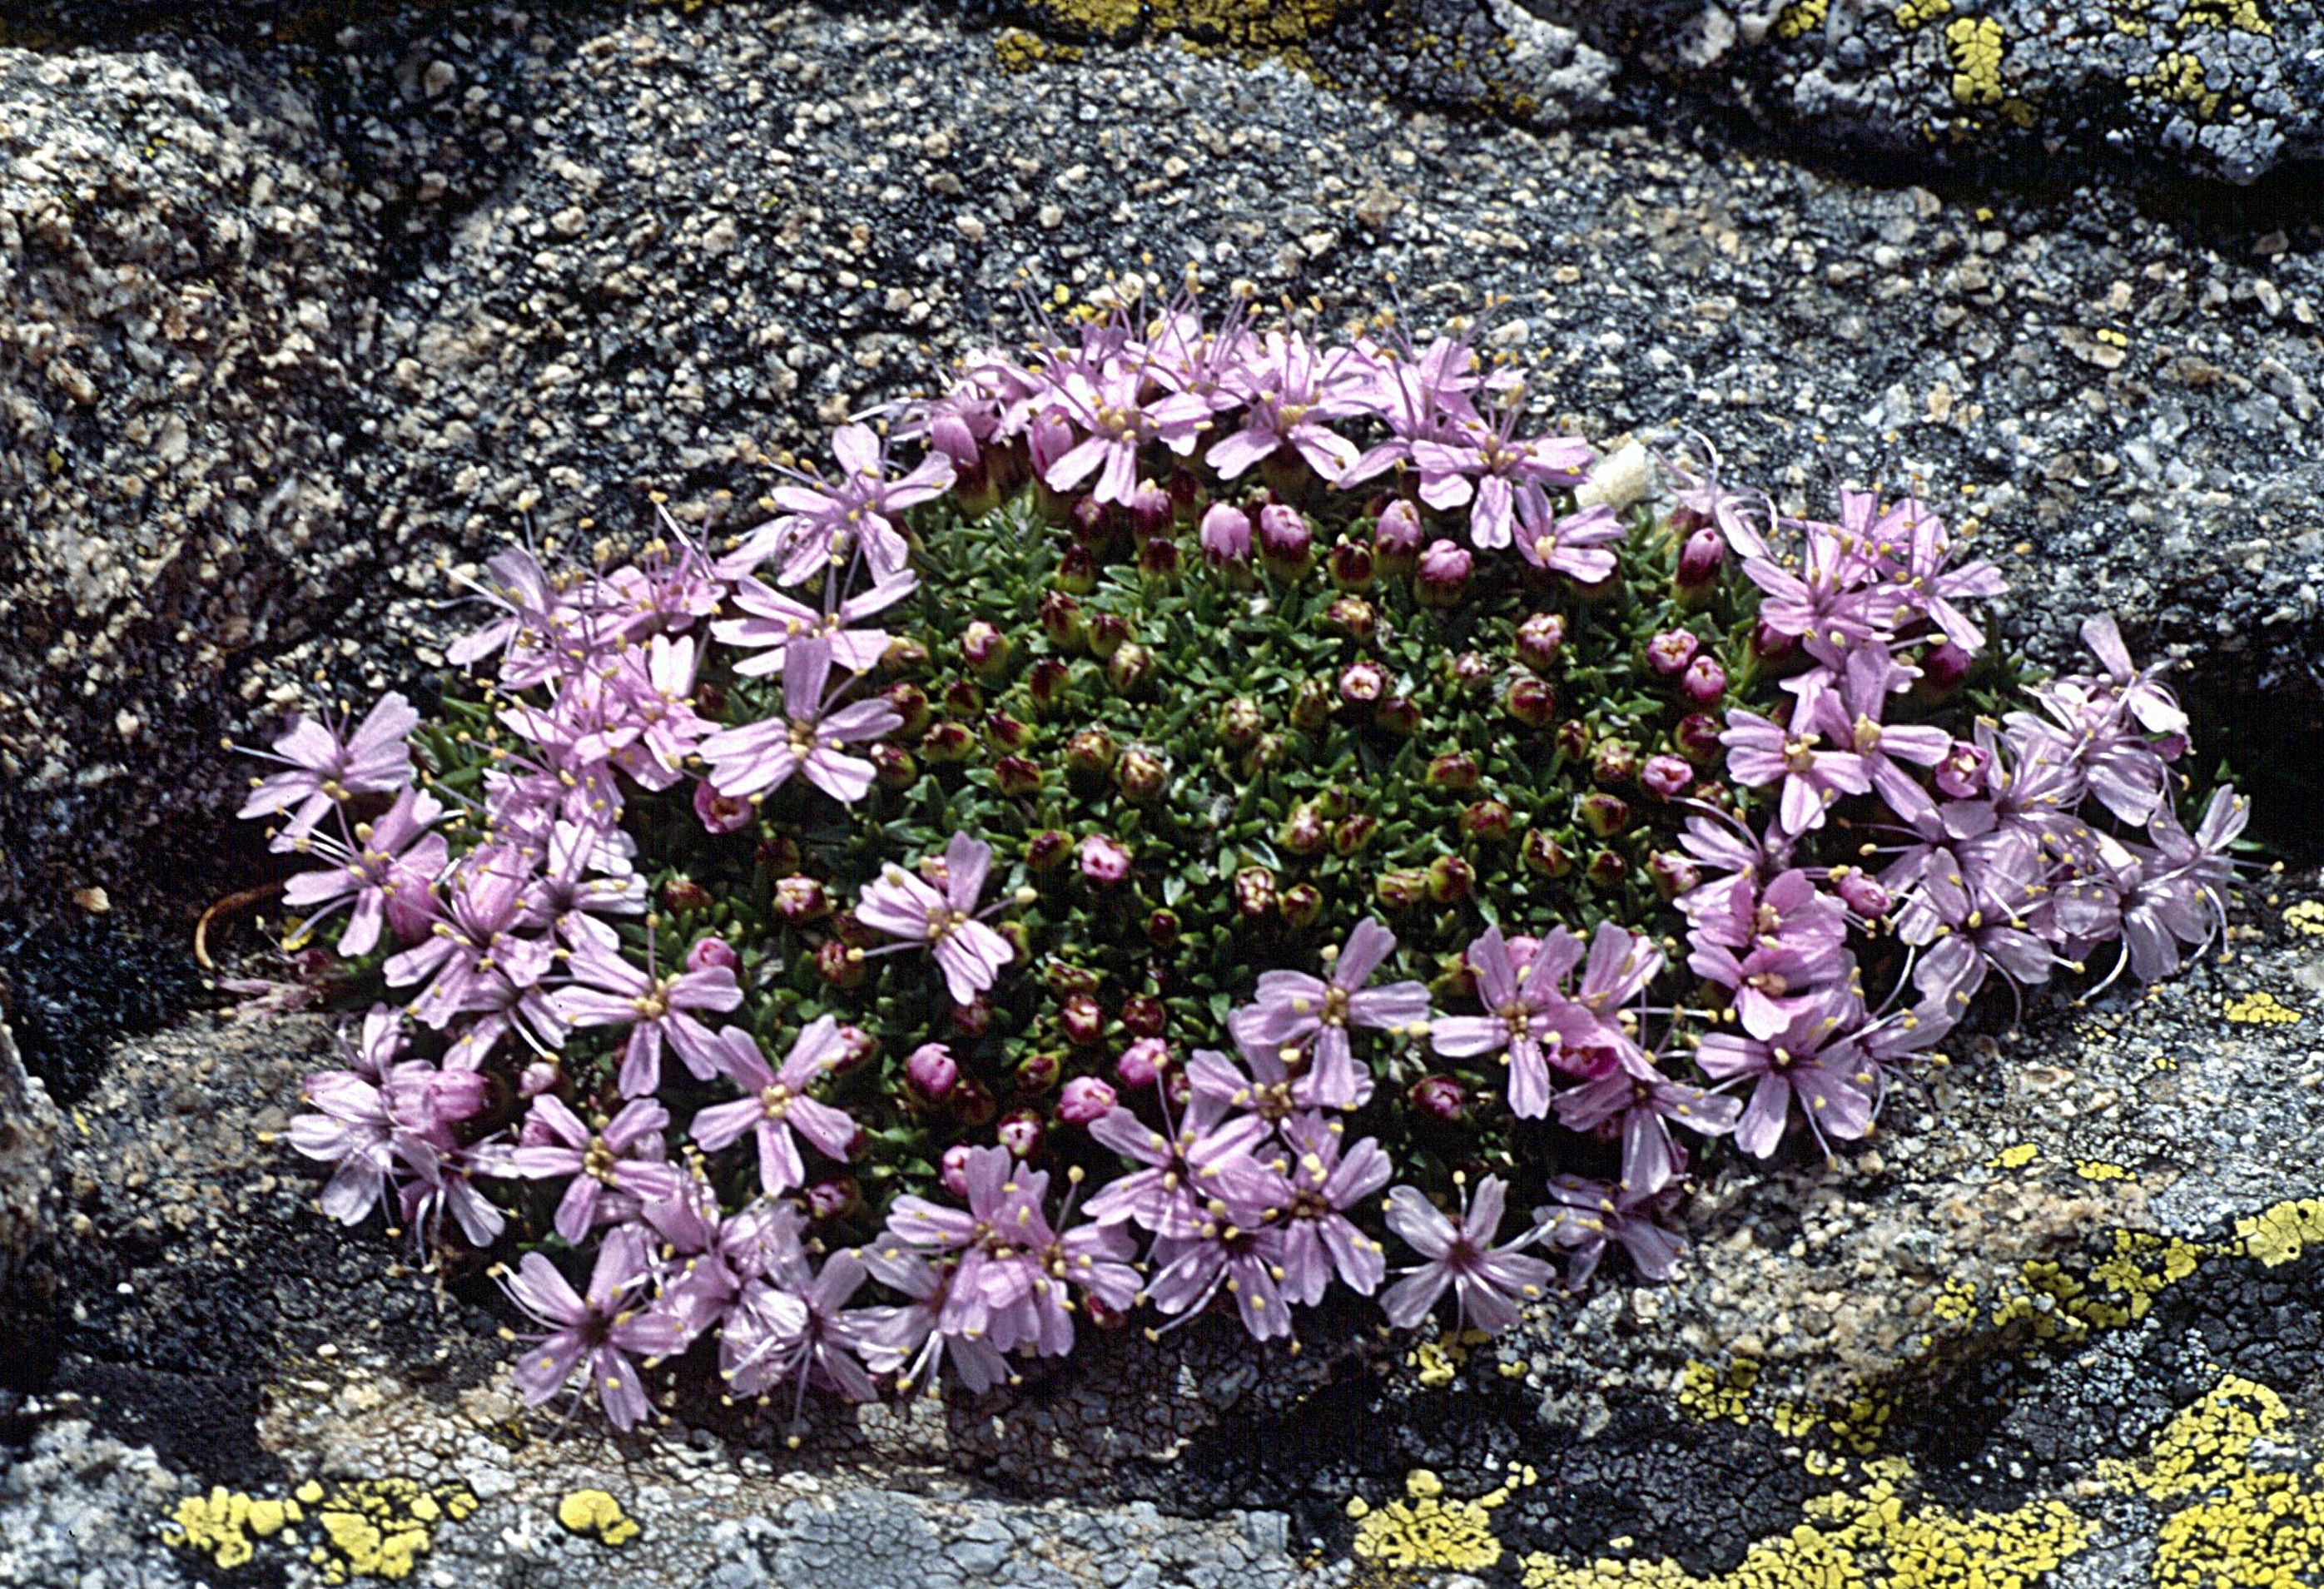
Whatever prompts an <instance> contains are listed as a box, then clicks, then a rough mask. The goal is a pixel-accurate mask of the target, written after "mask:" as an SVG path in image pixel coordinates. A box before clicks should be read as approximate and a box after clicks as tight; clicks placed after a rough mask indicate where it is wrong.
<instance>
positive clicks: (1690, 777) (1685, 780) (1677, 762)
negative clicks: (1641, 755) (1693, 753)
mask: <svg viewBox="0 0 2324 1589" xmlns="http://www.w3.org/2000/svg"><path fill="white" fill-rule="evenodd" d="M1638 781H1639V783H1641V784H1643V785H1644V786H1645V787H1646V792H1647V793H1648V794H1651V795H1654V796H1655V797H1657V798H1658V799H1665V800H1674V799H1678V797H1679V796H1681V795H1683V794H1684V793H1685V792H1686V791H1687V789H1688V787H1689V786H1690V785H1692V783H1693V782H1694V768H1693V766H1692V764H1690V763H1689V762H1686V761H1685V760H1684V759H1683V758H1682V757H1678V756H1648V757H1647V758H1646V762H1645V764H1644V765H1643V766H1641V767H1640V768H1639V769H1638Z"/></svg>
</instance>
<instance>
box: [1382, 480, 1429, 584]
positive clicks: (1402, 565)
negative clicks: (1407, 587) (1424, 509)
mask: <svg viewBox="0 0 2324 1589" xmlns="http://www.w3.org/2000/svg"><path fill="white" fill-rule="evenodd" d="M1423 539H1424V537H1423V535H1422V532H1421V528H1420V510H1419V509H1418V508H1416V507H1415V506H1413V505H1412V504H1411V503H1408V502H1406V501H1405V500H1404V499H1403V498H1402V497H1398V498H1397V500H1395V501H1394V502H1391V503H1388V505H1387V506H1386V507H1384V508H1382V509H1381V510H1380V514H1379V522H1377V523H1375V524H1374V525H1373V526H1372V562H1373V565H1374V566H1375V567H1376V568H1378V569H1379V572H1381V573H1383V574H1404V573H1408V572H1410V571H1411V569H1412V568H1413V566H1414V565H1415V564H1416V563H1417V562H1418V561H1419V560H1420V545H1421V541H1422V540H1423Z"/></svg>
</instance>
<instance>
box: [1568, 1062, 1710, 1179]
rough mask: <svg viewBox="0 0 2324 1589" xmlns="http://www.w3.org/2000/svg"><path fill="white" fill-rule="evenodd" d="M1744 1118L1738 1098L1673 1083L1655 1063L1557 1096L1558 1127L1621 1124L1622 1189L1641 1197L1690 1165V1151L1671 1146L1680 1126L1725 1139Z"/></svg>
mask: <svg viewBox="0 0 2324 1589" xmlns="http://www.w3.org/2000/svg"><path fill="white" fill-rule="evenodd" d="M1741 1113H1743V1106H1742V1104H1739V1103H1738V1102H1737V1101H1736V1100H1735V1099H1733V1098H1728V1097H1722V1096H1720V1095H1718V1094H1716V1093H1706V1092H1704V1091H1703V1090H1702V1089H1701V1087H1692V1086H1686V1085H1684V1084H1683V1083H1681V1082H1675V1081H1673V1080H1672V1079H1671V1078H1670V1077H1669V1076H1665V1075H1664V1074H1663V1073H1662V1072H1661V1071H1659V1070H1657V1069H1655V1067H1654V1066H1652V1065H1651V1064H1644V1065H1640V1064H1630V1063H1625V1064H1622V1065H1618V1066H1617V1067H1614V1068H1613V1069H1611V1070H1609V1071H1608V1072H1607V1073H1606V1074H1605V1075H1603V1076H1599V1077H1597V1078H1596V1079H1595V1080H1591V1081H1585V1082H1583V1083H1582V1085H1581V1086H1576V1087H1570V1088H1568V1089H1567V1090H1566V1091H1564V1092H1563V1093H1560V1094H1559V1095H1557V1118H1558V1122H1559V1123H1560V1124H1562V1125H1564V1126H1566V1127H1567V1128H1569V1129H1570V1130H1572V1131H1578V1132H1588V1131H1596V1130H1597V1129H1599V1128H1600V1126H1605V1125H1609V1124H1612V1123H1614V1122H1619V1129H1620V1134H1621V1140H1622V1187H1623V1189H1624V1190H1626V1191H1637V1192H1639V1193H1641V1194H1651V1193H1655V1192H1659V1191H1661V1190H1662V1189H1663V1188H1664V1187H1666V1186H1668V1185H1669V1184H1670V1183H1671V1180H1672V1178H1673V1177H1674V1176H1675V1175H1676V1174H1677V1173H1678V1171H1679V1169H1681V1168H1682V1167H1683V1166H1684V1164H1685V1163H1686V1153H1685V1150H1684V1149H1683V1148H1681V1147H1679V1146H1678V1144H1676V1143H1675V1142H1674V1141H1671V1134H1670V1128H1671V1126H1672V1124H1673V1123H1674V1122H1675V1123H1677V1124H1679V1125H1683V1126H1685V1127H1686V1128H1687V1129H1688V1130H1689V1131H1692V1132H1700V1133H1701V1134H1702V1135H1704V1136H1707V1137H1710V1136H1720V1135H1724V1134H1725V1133H1726V1132H1730V1131H1732V1130H1734V1129H1735V1122H1736V1118H1737V1117H1738V1115H1740V1114H1741Z"/></svg>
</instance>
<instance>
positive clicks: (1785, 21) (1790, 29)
mask: <svg viewBox="0 0 2324 1589" xmlns="http://www.w3.org/2000/svg"><path fill="white" fill-rule="evenodd" d="M1830 11H1831V0H1792V3H1791V4H1790V5H1786V6H1784V8H1783V10H1781V11H1780V12H1777V13H1776V14H1775V37H1777V38H1778V39H1796V38H1799V37H1801V36H1802V35H1803V34H1806V33H1812V32H1814V31H1815V30H1816V29H1818V28H1820V27H1821V26H1823V19H1824V17H1825V15H1826V14H1828V13H1829V12H1830Z"/></svg>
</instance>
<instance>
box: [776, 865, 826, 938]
mask: <svg viewBox="0 0 2324 1589" xmlns="http://www.w3.org/2000/svg"><path fill="white" fill-rule="evenodd" d="M775 913H776V914H777V915H779V916H780V917H781V918H782V919H784V920H786V921H788V922H790V923H791V924H792V925H793V926H797V925H798V924H799V923H800V922H803V921H820V920H822V919H824V918H825V917H826V916H828V915H830V914H831V896H830V895H829V894H828V893H826V892H825V891H824V886H823V882H822V880H821V879H819V878H814V877H807V876H801V875H796V874H795V875H793V876H790V877H779V878H777V879H776V880H775Z"/></svg>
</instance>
